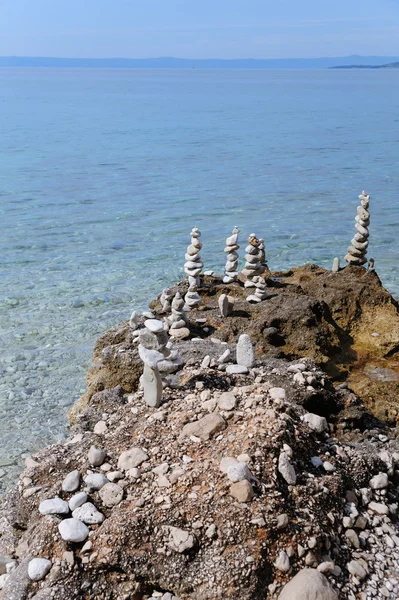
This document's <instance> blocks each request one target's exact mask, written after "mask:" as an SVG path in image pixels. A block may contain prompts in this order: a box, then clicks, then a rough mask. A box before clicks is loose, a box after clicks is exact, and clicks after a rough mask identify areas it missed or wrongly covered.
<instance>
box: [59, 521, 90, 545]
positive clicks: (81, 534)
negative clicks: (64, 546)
mask: <svg viewBox="0 0 399 600" xmlns="http://www.w3.org/2000/svg"><path fill="white" fill-rule="evenodd" d="M58 531H59V532H60V535H61V537H62V539H63V540H65V541H66V542H76V543H77V542H84V540H85V539H86V538H87V537H88V536H89V528H88V527H87V526H86V525H85V524H84V523H82V521H79V520H78V519H65V520H64V521H61V523H60V524H59V525H58Z"/></svg>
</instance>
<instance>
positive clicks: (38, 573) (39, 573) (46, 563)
mask: <svg viewBox="0 0 399 600" xmlns="http://www.w3.org/2000/svg"><path fill="white" fill-rule="evenodd" d="M52 565H53V563H52V562H51V560H47V559H46V558H33V559H32V560H31V561H29V565H28V576H29V579H31V580H32V581H41V580H42V579H44V578H45V577H46V575H47V573H48V572H49V571H50V569H51V567H52Z"/></svg>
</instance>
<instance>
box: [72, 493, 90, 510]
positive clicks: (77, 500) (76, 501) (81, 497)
mask: <svg viewBox="0 0 399 600" xmlns="http://www.w3.org/2000/svg"><path fill="white" fill-rule="evenodd" d="M86 501H87V494H86V492H79V493H78V494H75V495H74V496H72V498H71V499H70V500H69V502H68V504H69V508H70V510H71V511H74V510H75V509H76V508H79V506H82V504H84V503H85V502H86Z"/></svg>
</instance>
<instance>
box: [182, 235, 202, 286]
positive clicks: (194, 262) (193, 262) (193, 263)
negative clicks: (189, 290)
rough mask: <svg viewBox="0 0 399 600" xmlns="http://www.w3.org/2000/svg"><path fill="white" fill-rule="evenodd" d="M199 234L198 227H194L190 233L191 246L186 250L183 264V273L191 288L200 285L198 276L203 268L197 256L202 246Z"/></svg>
mask: <svg viewBox="0 0 399 600" xmlns="http://www.w3.org/2000/svg"><path fill="white" fill-rule="evenodd" d="M200 236H201V232H200V231H199V229H198V227H194V228H193V229H192V231H191V244H190V245H189V246H188V248H187V252H186V256H185V259H186V262H185V263H184V272H185V273H186V274H187V275H188V283H189V285H190V287H191V286H193V285H196V286H199V285H200V274H201V271H202V267H203V266H204V265H203V263H202V261H201V256H200V254H199V252H200V250H201V248H202V244H201V242H200V240H199V238H200Z"/></svg>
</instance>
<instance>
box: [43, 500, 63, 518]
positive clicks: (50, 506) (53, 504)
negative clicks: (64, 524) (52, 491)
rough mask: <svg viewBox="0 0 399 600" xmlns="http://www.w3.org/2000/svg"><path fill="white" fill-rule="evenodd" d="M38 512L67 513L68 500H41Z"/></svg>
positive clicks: (45, 513) (46, 513)
mask: <svg viewBox="0 0 399 600" xmlns="http://www.w3.org/2000/svg"><path fill="white" fill-rule="evenodd" d="M39 512H40V514H41V515H67V514H69V506H68V502H65V501H64V500H62V499H61V498H51V499H50V500H43V502H40V504H39Z"/></svg>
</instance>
